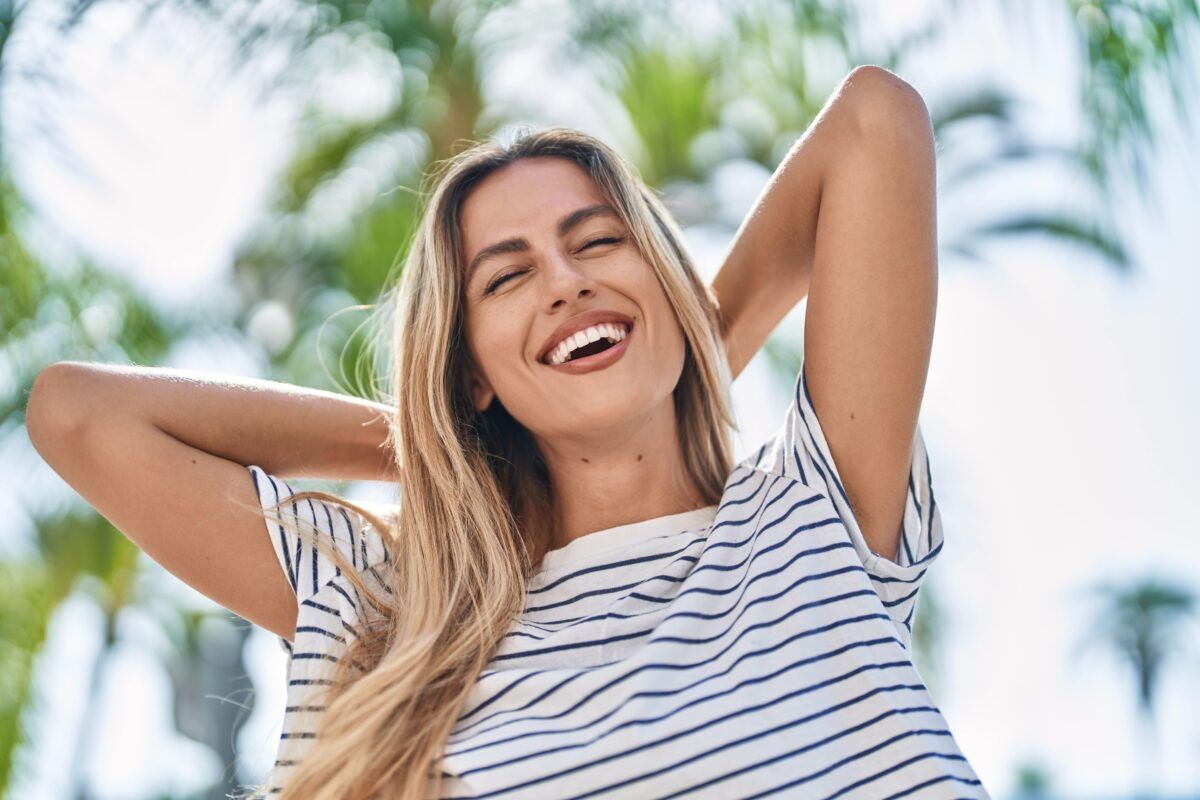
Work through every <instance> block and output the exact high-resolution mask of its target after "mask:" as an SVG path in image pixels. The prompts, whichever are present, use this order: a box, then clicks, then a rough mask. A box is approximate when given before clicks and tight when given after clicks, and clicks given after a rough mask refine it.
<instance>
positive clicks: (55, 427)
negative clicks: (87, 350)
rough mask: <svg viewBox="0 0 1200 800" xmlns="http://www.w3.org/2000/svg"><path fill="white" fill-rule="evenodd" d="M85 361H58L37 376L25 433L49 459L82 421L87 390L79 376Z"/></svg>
mask: <svg viewBox="0 0 1200 800" xmlns="http://www.w3.org/2000/svg"><path fill="white" fill-rule="evenodd" d="M82 366H83V365H82V364H80V362H76V361H56V362H55V363H53V364H50V365H49V366H47V367H43V368H42V370H41V371H40V372H38V374H37V377H36V378H34V381H33V387H32V388H31V389H30V392H29V400H28V401H27V402H26V404H25V432H26V434H27V435H28V436H29V441H30V443H31V444H32V445H33V447H34V449H35V450H37V451H38V453H39V454H40V455H41V456H42V457H43V458H46V459H47V461H48V460H49V456H50V454H51V453H52V452H53V450H54V449H55V447H56V445H58V444H59V443H61V442H62V440H63V439H65V438H67V437H68V436H69V435H70V434H71V432H72V431H74V430H75V429H77V428H78V426H79V424H80V423H81V422H82V419H83V413H82V408H81V407H82V405H83V404H82V403H81V402H80V399H81V398H82V397H83V393H82V392H81V390H80V388H79V387H80V382H79V377H80V373H81V371H82V369H81V368H82Z"/></svg>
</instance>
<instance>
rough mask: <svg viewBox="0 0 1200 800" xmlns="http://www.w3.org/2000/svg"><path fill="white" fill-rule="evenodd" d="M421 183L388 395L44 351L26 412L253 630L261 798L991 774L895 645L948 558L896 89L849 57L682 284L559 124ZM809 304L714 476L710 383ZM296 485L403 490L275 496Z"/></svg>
mask: <svg viewBox="0 0 1200 800" xmlns="http://www.w3.org/2000/svg"><path fill="white" fill-rule="evenodd" d="M431 178H432V179H433V180H434V181H435V182H434V184H433V186H432V189H431V190H430V191H429V192H428V193H427V200H426V205H425V209H424V216H423V220H422V223H421V226H420V228H419V231H418V233H417V236H416V238H415V240H414V241H413V243H412V245H411V247H410V249H409V252H408V254H407V259H406V261H405V262H404V270H403V274H402V276H401V278H400V281H399V283H398V285H397V286H396V289H397V293H396V295H395V300H394V302H395V309H396V313H397V319H396V324H395V337H394V348H395V363H394V373H393V383H392V391H391V396H390V397H389V398H388V402H386V403H378V404H376V403H370V402H366V401H361V400H354V399H350V398H343V397H339V396H337V395H332V394H328V393H323V392H315V391H308V390H300V389H297V388H295V387H284V386H282V385H280V384H272V383H269V382H265V381H236V380H226V381H218V380H215V379H212V378H205V377H203V376H197V375H194V374H185V373H178V372H172V371H167V370H148V369H144V368H132V367H106V366H101V365H87V364H78V363H74V362H64V363H61V364H57V365H53V366H52V367H50V368H48V369H47V370H46V371H45V372H44V373H43V375H42V376H40V377H39V380H38V382H37V386H36V387H35V389H34V392H33V395H32V397H31V400H30V404H29V430H30V434H31V437H33V439H34V441H35V444H36V445H37V446H38V449H39V451H40V452H42V453H43V455H44V456H45V458H46V459H47V461H48V462H50V463H51V464H52V465H53V466H54V468H55V469H56V470H58V471H59V473H60V474H62V476H63V477H64V478H65V479H66V480H67V481H68V482H70V483H71V484H72V485H73V486H74V487H75V488H76V489H77V490H78V491H79V492H80V494H81V495H83V496H84V497H85V498H86V499H87V500H89V502H92V503H93V505H94V506H95V507H96V508H97V509H98V510H99V511H100V512H101V513H102V514H104V515H105V516H106V517H107V518H108V519H110V520H111V521H112V522H113V523H114V524H115V525H116V526H117V527H118V528H120V530H122V531H123V532H124V533H125V534H126V535H127V536H129V537H130V538H131V539H132V540H133V541H135V542H136V543H137V544H138V545H139V546H140V547H142V548H143V549H144V550H145V551H146V552H147V553H148V554H149V555H150V556H151V557H153V558H155V560H156V561H158V562H159V563H160V564H162V565H163V566H164V567H165V568H167V569H168V570H170V571H171V572H172V573H174V574H175V575H177V576H178V577H179V578H180V579H182V580H184V581H186V582H187V583H189V584H190V585H192V586H194V587H196V588H197V589H198V590H199V591H201V592H204V593H205V594H207V595H208V596H209V597H212V598H213V599H214V600H215V601H217V602H218V603H221V604H222V605H223V606H224V607H226V608H228V609H229V610H231V611H233V612H234V613H237V614H239V615H241V616H243V617H245V618H247V619H249V620H251V621H253V622H255V623H257V624H260V625H262V626H263V627H265V628H267V629H269V630H271V631H272V632H274V633H276V634H277V635H278V636H279V637H280V643H281V645H282V646H283V647H284V649H285V650H286V651H287V652H288V654H289V658H288V677H289V680H288V704H287V708H286V711H285V717H284V725H283V734H282V739H281V742H280V748H279V756H278V760H277V762H276V769H275V770H274V771H273V773H272V774H271V776H270V777H269V780H268V782H267V784H266V785H264V786H263V787H258V788H259V789H260V790H261V791H262V793H263V794H272V795H276V794H277V795H278V796H279V797H283V798H293V797H295V798H330V799H331V800H332V799H333V798H338V799H339V800H341V799H343V798H368V797H385V798H404V799H405V800H420V799H421V798H425V797H451V798H466V797H473V798H474V797H480V798H482V797H488V798H492V797H495V798H501V797H503V798H516V797H519V798H566V797H628V798H649V797H656V798H658V797H661V798H665V797H685V796H686V797H714V798H733V797H737V798H749V797H834V796H838V797H841V796H846V797H861V798H866V797H870V798H879V797H901V796H903V797H914V798H915V797H928V798H948V797H956V798H958V797H985V798H986V797H988V794H987V792H986V790H985V789H984V787H983V786H982V784H981V783H980V781H979V779H978V777H977V776H976V774H975V772H974V770H973V769H972V767H971V765H970V764H969V763H968V762H967V760H966V759H965V758H964V756H963V754H962V752H961V751H960V749H959V747H958V745H957V743H956V742H955V740H954V737H953V736H952V735H951V733H950V731H949V729H948V726H947V724H946V721H945V719H944V718H943V716H942V714H941V712H940V711H939V709H938V707H937V705H936V704H935V703H934V702H933V700H932V698H931V697H930V696H929V694H928V692H927V690H926V687H925V685H924V683H923V681H922V680H921V677H920V675H919V674H918V673H917V671H916V669H915V668H914V666H913V664H912V660H911V657H910V655H911V654H910V637H911V627H912V619H913V613H914V610H915V607H916V600H917V597H916V596H917V590H918V588H919V586H920V585H921V581H922V579H923V577H924V575H925V574H926V571H927V570H928V568H929V567H930V565H931V564H932V563H933V561H934V560H935V559H936V557H937V555H938V554H939V553H940V551H941V547H942V528H941V519H940V516H939V513H938V509H937V505H936V503H935V501H934V497H933V490H932V485H931V471H930V467H929V462H928V460H927V455H926V451H925V446H924V440H923V438H922V436H921V433H920V429H919V426H918V415H919V410H920V403H921V397H922V394H923V392H924V384H925V376H926V371H927V368H928V362H929V355H930V348H931V343H932V335H933V321H934V309H935V304H936V279H937V256H936V228H935V203H934V201H935V197H934V195H935V181H934V142H933V135H932V130H931V127H930V124H929V117H928V114H927V112H926V110H925V107H924V104H923V102H922V101H921V99H920V97H919V95H918V94H917V93H916V92H915V91H914V90H913V89H912V88H911V87H910V86H908V85H907V84H906V83H904V82H903V81H901V80H900V79H899V78H897V77H896V76H895V75H893V74H891V73H889V72H887V71H886V70H882V69H880V68H877V67H869V66H868V67H859V68H857V69H855V70H854V71H853V72H851V73H850V75H849V76H848V77H847V79H846V80H845V81H844V82H843V84H842V85H841V87H839V90H838V91H837V92H836V93H835V94H834V95H833V97H831V99H830V101H829V102H828V103H827V104H826V105H825V107H824V109H823V110H822V112H821V114H820V115H819V116H818V117H817V119H816V120H815V121H814V123H813V125H812V126H811V127H810V129H809V130H808V131H807V132H806V133H805V135H804V136H803V137H802V138H801V139H800V140H799V141H798V142H797V144H796V146H795V147H794V148H793V150H792V152H791V153H790V154H789V157H788V158H787V159H786V160H785V162H784V164H783V165H782V166H781V167H780V168H779V170H778V171H777V172H776V174H775V176H774V177H773V179H772V181H771V182H770V184H769V185H768V187H767V189H766V190H765V191H764V192H763V195H762V197H761V198H760V200H759V201H758V203H757V204H756V206H755V208H754V209H753V210H752V212H751V213H750V215H749V216H748V217H747V219H746V221H745V223H744V224H743V225H742V227H741V229H740V230H739V231H738V234H737V237H736V239H735V241H734V245H733V247H732V249H731V251H730V253H729V256H728V258H727V260H726V262H725V263H724V264H723V266H722V268H721V270H720V272H719V273H718V275H717V277H716V279H715V280H714V282H713V284H712V286H705V285H704V283H703V282H702V281H701V279H700V278H699V277H698V275H697V272H696V270H695V268H694V265H693V264H692V262H691V260H690V258H689V256H688V254H687V252H686V251H685V249H684V246H683V241H682V238H681V235H680V231H679V229H678V226H677V225H676V224H675V223H674V221H673V220H672V219H671V217H670V215H669V214H668V213H667V211H666V210H665V208H664V207H663V205H662V204H661V202H660V201H659V199H658V198H657V197H656V195H655V194H654V193H653V192H652V191H650V190H648V189H647V187H646V186H645V185H644V184H643V183H642V182H641V180H640V178H639V177H638V176H637V174H636V172H635V171H634V170H633V168H632V167H631V166H630V165H629V164H628V163H627V162H626V161H624V160H623V159H622V158H621V157H620V156H619V155H618V154H616V153H615V152H614V151H613V150H612V149H610V148H609V147H608V146H606V145H605V144H603V143H602V142H600V141H598V140H596V139H594V138H592V137H589V136H587V135H585V134H583V133H580V132H578V131H573V130H570V129H566V128H557V127H555V128H547V129H542V130H536V131H527V132H525V133H524V134H523V135H521V136H520V137H518V138H517V139H516V140H515V141H514V142H512V143H510V144H508V145H506V146H502V145H501V144H499V143H486V144H480V145H476V146H475V147H472V148H471V149H469V150H467V151H465V152H463V153H461V154H459V155H458V156H456V157H454V158H453V159H451V160H449V161H447V162H445V163H444V164H443V165H442V169H441V170H440V171H438V172H437V173H436V174H435V175H433V176H431ZM806 296H807V297H808V307H807V312H806V321H805V333H804V339H805V347H804V359H803V363H802V366H801V368H800V370H799V374H798V376H797V381H796V386H795V392H794V396H793V402H792V404H791V406H790V407H789V408H788V409H787V412H786V415H785V417H784V419H783V420H782V424H781V426H780V427H779V429H778V431H777V432H776V434H775V435H773V436H772V437H770V438H769V439H768V440H767V441H766V442H764V443H763V444H762V446H761V447H758V448H757V449H756V450H754V451H753V452H752V453H751V454H750V455H749V456H748V457H746V458H744V459H743V460H741V461H740V462H738V463H736V464H735V463H733V457H732V455H731V445H730V438H731V431H732V429H733V428H734V422H733V419H732V416H731V413H730V401H729V387H730V383H731V382H732V380H733V378H734V377H736V376H737V374H738V373H739V372H740V371H741V370H742V368H743V367H744V366H745V365H746V363H747V362H748V361H749V360H750V359H751V357H752V356H753V355H754V353H755V352H756V351H757V350H758V349H759V347H760V346H761V345H762V343H763V342H764V341H765V339H766V337H767V336H768V334H769V333H770V332H771V330H772V329H773V328H774V327H775V326H776V324H777V323H778V322H779V320H780V319H781V318H782V317H783V316H784V315H785V314H786V313H787V312H788V311H789V310H790V309H792V308H793V307H794V306H795V304H796V303H798V302H799V301H800V300H801V299H803V298H804V297H806ZM247 473H248V474H247ZM306 476H322V477H338V478H374V479H380V480H390V481H395V482H397V483H398V486H399V489H400V503H399V505H398V506H397V507H396V508H395V509H394V510H393V513H390V514H383V513H380V511H379V509H376V510H371V509H368V508H365V507H364V506H363V505H362V504H353V503H350V502H348V501H345V500H342V499H341V498H337V497H335V496H333V495H328V494H324V493H320V492H297V491H296V490H295V489H294V488H293V487H292V486H291V485H290V484H289V483H287V482H286V480H285V478H287V479H291V478H296V477H306ZM264 517H265V518H266V525H265V528H264V525H263V519H264ZM264 533H265V535H264Z"/></svg>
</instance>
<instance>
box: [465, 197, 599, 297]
mask: <svg viewBox="0 0 1200 800" xmlns="http://www.w3.org/2000/svg"><path fill="white" fill-rule="evenodd" d="M601 215H611V216H614V217H620V215H619V214H618V213H617V210H616V209H615V208H613V207H612V206H610V205H607V204H605V203H598V204H596V205H593V206H584V207H583V208H577V209H575V210H574V211H572V212H571V213H570V214H567V215H566V216H565V217H563V218H562V219H560V220H559V221H558V235H559V236H566V235H567V234H568V233H570V232H571V231H572V229H574V228H575V226H577V225H579V224H580V223H582V222H583V221H584V220H587V219H591V218H592V217H596V216H601ZM527 250H529V242H528V241H527V240H526V239H524V238H522V237H520V236H514V237H512V238H511V239H505V240H503V241H500V242H496V243H495V244H493V245H488V246H487V247H485V248H483V249H482V250H480V251H479V253H478V255H476V256H475V258H473V259H471V265H470V266H469V267H468V268H467V284H470V283H471V280H472V278H474V276H475V270H477V269H479V265H480V264H482V263H483V262H484V261H486V260H487V259H489V258H492V257H493V256H500V255H505V254H507V253H524V252H525V251H527Z"/></svg>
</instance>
